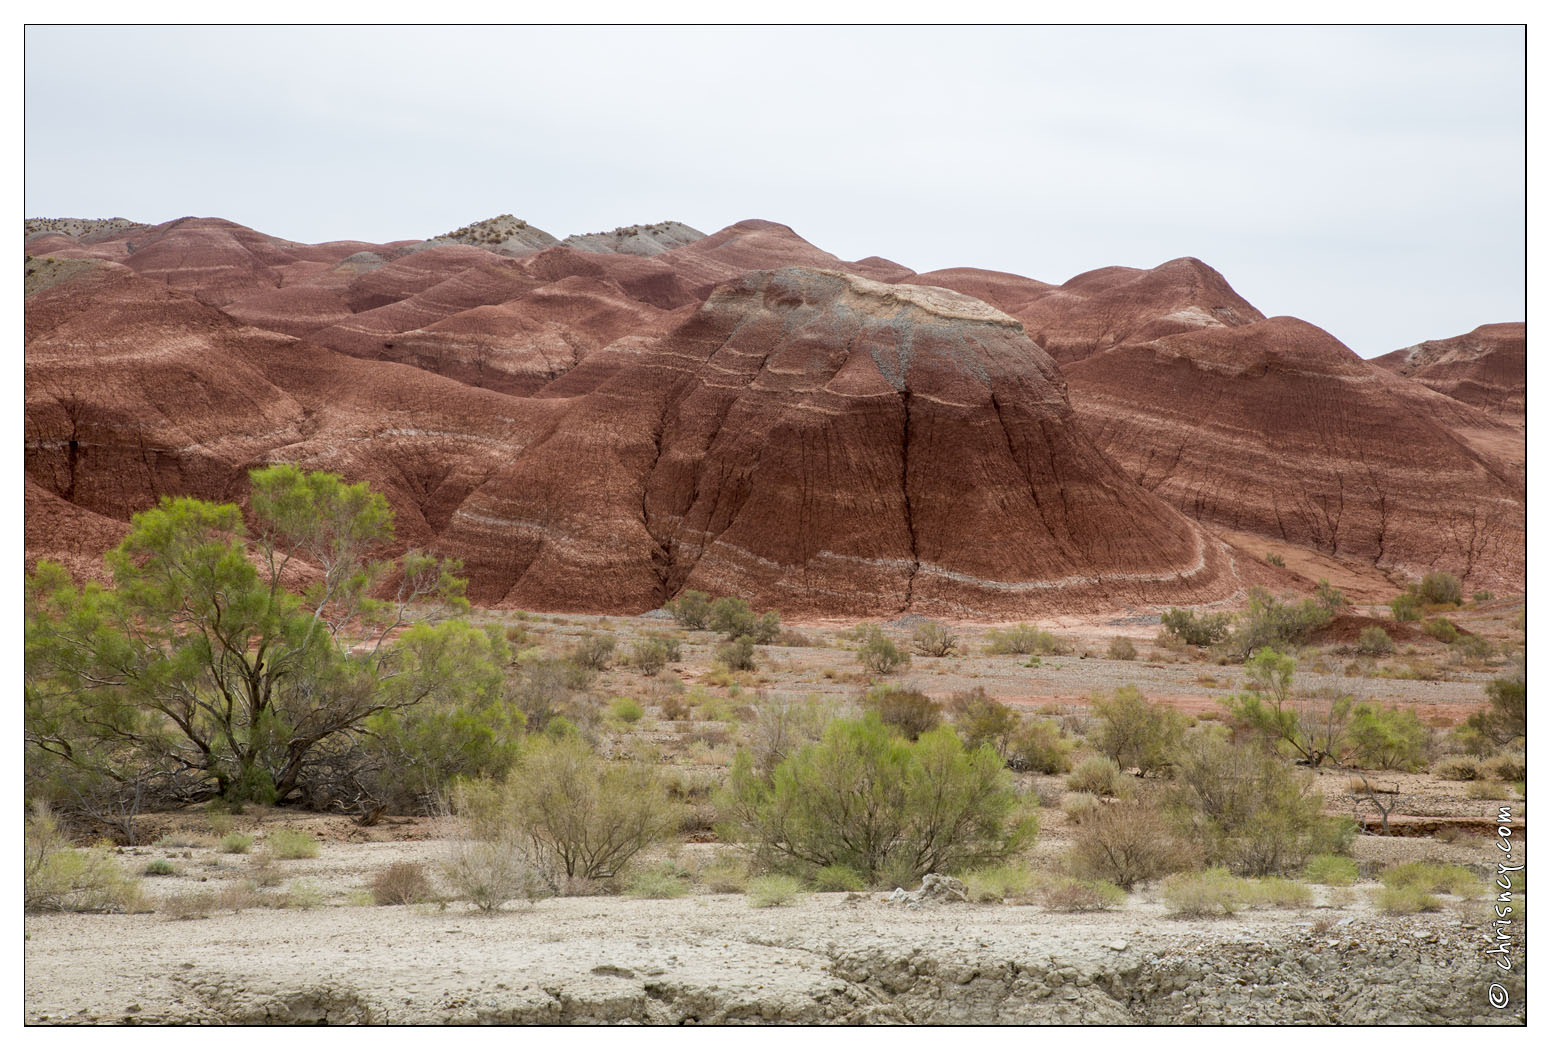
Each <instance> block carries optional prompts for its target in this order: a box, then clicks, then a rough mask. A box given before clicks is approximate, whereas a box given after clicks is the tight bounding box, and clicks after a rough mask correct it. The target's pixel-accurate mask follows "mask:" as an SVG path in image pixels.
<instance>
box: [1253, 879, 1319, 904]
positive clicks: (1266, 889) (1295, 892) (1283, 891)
mask: <svg viewBox="0 0 1551 1051" xmlns="http://www.w3.org/2000/svg"><path fill="white" fill-rule="evenodd" d="M1243 891H1244V903H1245V904H1246V905H1269V906H1272V907H1274V908H1278V909H1301V908H1304V907H1306V906H1308V905H1310V904H1312V903H1313V901H1314V892H1313V891H1312V890H1310V889H1309V888H1308V887H1307V886H1306V885H1305V884H1302V883H1299V882H1298V881H1296V880H1290V879H1285V878H1284V877H1281V876H1261V877H1260V878H1259V879H1254V880H1245V881H1244V884H1243Z"/></svg>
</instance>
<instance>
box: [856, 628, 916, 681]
mask: <svg viewBox="0 0 1551 1051" xmlns="http://www.w3.org/2000/svg"><path fill="white" fill-rule="evenodd" d="M856 659H857V660H859V661H861V663H862V667H864V668H866V669H867V670H868V671H869V672H871V673H872V674H874V675H888V674H890V673H892V672H896V671H898V670H899V669H901V668H903V667H906V666H907V665H909V663H910V654H908V653H906V652H905V651H904V650H902V649H900V648H899V647H898V646H897V645H895V644H894V640H893V639H891V638H889V637H888V636H887V635H885V634H884V633H883V629H882V628H879V627H877V626H876V625H870V626H868V628H867V630H866V634H865V635H864V637H863V641H862V644H861V645H860V646H858V647H857V650H856Z"/></svg>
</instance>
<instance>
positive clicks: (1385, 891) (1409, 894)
mask: <svg viewBox="0 0 1551 1051" xmlns="http://www.w3.org/2000/svg"><path fill="white" fill-rule="evenodd" d="M1373 902H1374V904H1375V905H1377V906H1378V908H1379V911H1380V912H1384V913H1387V914H1389V915H1391V916H1409V915H1411V914H1413V913H1417V912H1438V911H1439V910H1441V909H1442V908H1443V903H1442V902H1440V901H1439V900H1438V899H1437V898H1435V897H1433V896H1432V895H1431V894H1429V893H1427V891H1425V890H1423V889H1422V888H1421V887H1412V886H1404V887H1381V888H1379V890H1378V892H1377V893H1376V894H1374V896H1373Z"/></svg>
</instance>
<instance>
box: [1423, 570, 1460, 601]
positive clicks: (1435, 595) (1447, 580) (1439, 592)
mask: <svg viewBox="0 0 1551 1051" xmlns="http://www.w3.org/2000/svg"><path fill="white" fill-rule="evenodd" d="M1416 590H1417V594H1418V595H1420V596H1421V598H1422V601H1423V602H1426V603H1428V604H1429V605H1433V606H1444V605H1455V606H1457V605H1459V604H1460V602H1461V601H1463V599H1464V595H1463V594H1462V593H1461V591H1460V585H1459V578H1458V577H1456V576H1455V575H1454V574H1452V573H1428V574H1427V575H1426V576H1424V577H1422V583H1421V584H1420V585H1418V587H1417V589H1416Z"/></svg>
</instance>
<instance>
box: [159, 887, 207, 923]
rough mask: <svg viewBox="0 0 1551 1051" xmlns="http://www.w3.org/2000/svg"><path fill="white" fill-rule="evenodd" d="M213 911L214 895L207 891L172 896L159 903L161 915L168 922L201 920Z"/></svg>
mask: <svg viewBox="0 0 1551 1051" xmlns="http://www.w3.org/2000/svg"><path fill="white" fill-rule="evenodd" d="M215 910H216V899H215V893H214V892H213V891H208V890H199V891H189V892H188V893H185V894H174V895H172V896H171V897H168V898H166V899H164V900H163V901H162V903H161V913H162V915H164V916H166V917H167V918H168V919H169V920H202V919H205V918H206V917H208V916H209V915H210V914H211V913H212V912H214V911H215Z"/></svg>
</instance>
